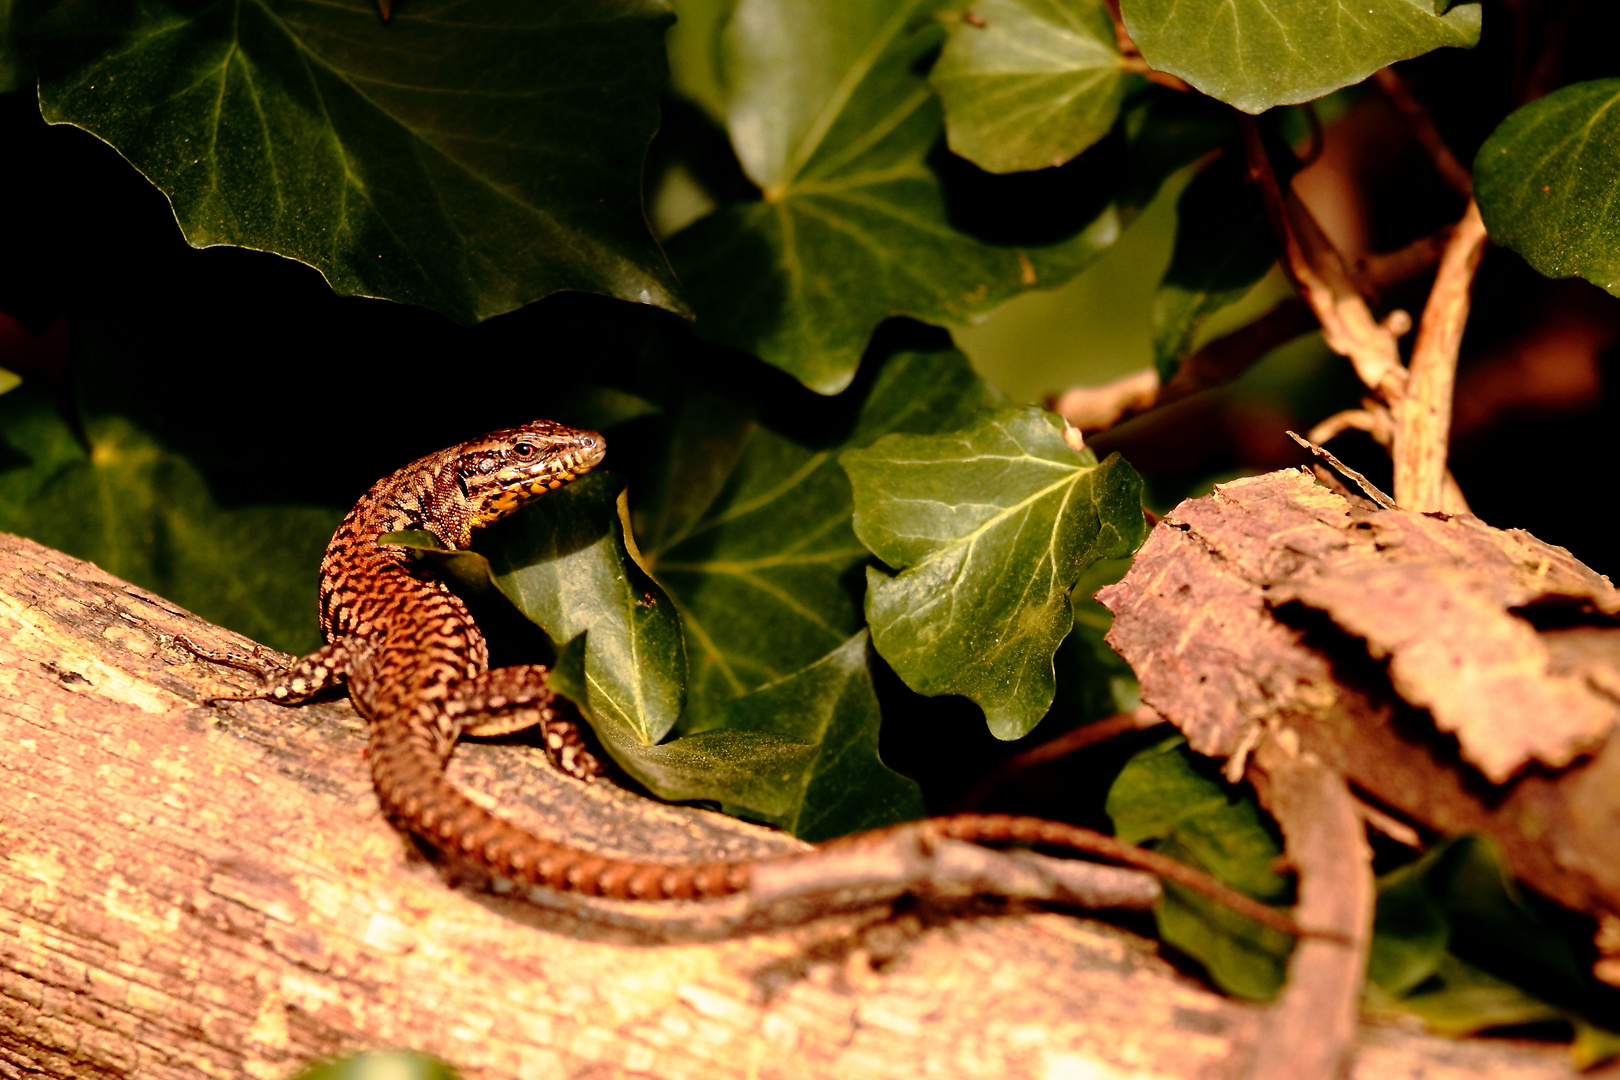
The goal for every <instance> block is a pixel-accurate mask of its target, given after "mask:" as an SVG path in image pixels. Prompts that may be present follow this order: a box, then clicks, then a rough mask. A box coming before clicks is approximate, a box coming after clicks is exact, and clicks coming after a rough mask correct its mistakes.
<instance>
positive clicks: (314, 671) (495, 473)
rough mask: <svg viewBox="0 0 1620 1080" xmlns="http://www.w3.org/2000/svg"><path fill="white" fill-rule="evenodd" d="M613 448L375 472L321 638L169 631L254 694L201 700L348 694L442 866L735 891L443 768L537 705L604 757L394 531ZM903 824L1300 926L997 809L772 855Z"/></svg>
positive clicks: (501, 504)
mask: <svg viewBox="0 0 1620 1080" xmlns="http://www.w3.org/2000/svg"><path fill="white" fill-rule="evenodd" d="M606 452H607V442H606V440H605V439H604V438H603V437H602V436H601V435H600V434H599V433H597V432H594V431H586V430H583V429H577V428H571V427H566V426H564V425H562V424H559V423H555V422H553V421H550V420H535V421H532V422H530V423H527V424H524V425H522V426H520V427H515V428H508V429H504V430H501V431H495V432H491V433H489V434H487V435H484V436H482V437H481V438H477V439H473V440H471V441H469V442H464V443H460V444H458V445H456V446H452V447H449V448H448V449H445V450H440V451H438V452H436V453H432V454H428V455H427V456H425V457H422V458H419V459H418V460H416V461H414V462H412V463H411V464H409V465H406V466H405V467H404V468H402V469H400V470H398V471H397V472H394V473H392V474H391V475H389V476H387V477H384V478H383V479H381V480H379V481H377V483H375V484H374V485H372V487H371V488H370V490H368V491H367V492H366V493H365V495H364V496H362V497H361V499H360V501H359V502H357V503H356V504H355V506H354V508H353V509H352V510H350V511H349V513H348V514H347V516H345V517H344V519H343V521H342V522H341V523H340V524H339V525H338V528H337V531H336V532H335V533H334V534H333V536H332V540H331V543H330V544H329V545H328V546H327V549H326V553H325V556H324V557H323V558H322V561H321V568H320V593H319V595H320V626H321V632H322V635H323V637H324V638H325V642H326V643H325V644H324V645H322V646H321V647H320V648H319V649H317V650H316V651H315V652H313V653H311V654H309V655H308V656H305V657H303V658H302V659H299V660H296V661H294V662H293V663H292V664H291V666H289V667H287V668H286V669H285V670H283V671H281V672H279V673H266V672H265V671H263V670H262V668H261V667H260V666H259V665H257V664H256V663H255V662H253V661H252V660H251V659H249V658H247V657H244V656H242V655H240V654H235V653H225V652H218V651H214V650H207V649H203V648H201V647H200V646H197V645H196V644H195V643H193V642H191V641H190V640H189V639H177V643H179V644H181V645H182V646H183V647H184V648H186V649H187V650H188V651H190V652H192V653H194V654H196V655H198V656H199V657H202V658H204V659H207V660H213V661H217V662H222V663H226V664H230V665H232V666H236V667H243V668H247V669H248V670H251V671H256V672H257V673H258V674H260V676H261V677H263V678H265V680H266V683H265V685H264V686H263V688H262V689H260V690H259V691H258V692H257V693H252V694H247V695H242V696H232V697H216V698H212V699H210V701H211V702H220V701H226V702H229V701H247V700H255V699H268V700H270V701H273V702H276V703H279V704H283V705H294V704H298V703H300V702H304V701H308V700H309V699H311V698H314V697H315V696H317V695H319V694H322V693H324V692H327V691H329V690H333V689H335V688H337V687H338V686H339V685H342V686H344V687H346V689H347V691H348V695H349V697H350V699H351V700H352V701H353V703H354V706H355V708H356V710H357V711H358V712H359V713H360V715H361V716H362V717H364V718H365V720H366V721H367V722H368V728H369V755H368V756H369V759H370V766H371V774H372V781H373V785H374V787H375V790H376V794H377V799H378V802H379V804H380V806H381V808H382V811H383V813H384V815H385V816H386V817H387V818H388V819H389V820H390V821H391V822H393V824H394V825H395V826H396V827H398V828H400V829H401V830H403V831H404V832H406V833H409V834H411V835H413V836H415V837H417V838H418V839H420V840H422V841H424V842H425V843H426V844H427V845H428V846H429V847H432V848H434V849H435V850H437V851H439V852H440V853H441V854H442V855H444V856H446V857H448V858H449V859H451V860H455V861H460V862H465V863H470V864H472V865H473V866H475V867H477V868H478V869H480V870H482V871H484V872H486V873H492V874H494V875H497V876H499V877H504V878H506V879H508V880H511V881H514V882H521V883H526V884H528V885H532V886H543V887H547V888H551V889H556V890H563V891H575V892H580V893H584V894H588V895H593V896H602V897H608V898H613V899H620V900H681V901H703V900H712V899H718V898H722V897H726V896H731V895H734V894H737V893H740V892H746V891H747V890H748V888H749V884H750V880H751V878H752V876H753V873H754V870H755V869H756V868H757V867H758V866H759V865H761V863H760V862H758V861H746V860H744V861H729V862H728V861H715V862H707V863H694V864H684V865H681V864H666V863H660V862H641V861H635V860H630V859H620V858H614V857H610V856H605V855H600V854H596V853H594V852H590V851H586V850H584V849H583V848H578V847H573V846H570V845H568V844H565V843H561V842H558V841H555V840H548V839H545V838H543V837H540V836H537V835H535V834H533V833H531V832H529V831H527V830H525V829H522V828H520V827H519V826H517V825H514V824H512V823H511V822H508V821H506V820H505V819H503V818H501V817H499V816H498V815H496V814H493V813H491V812H489V811H488V810H485V809H484V808H483V807H481V806H479V805H478V804H477V803H475V802H474V801H473V800H472V799H470V798H468V796H467V795H466V794H464V793H463V792H462V791H461V790H460V789H458V788H456V787H455V786H454V785H453V784H452V783H451V782H450V781H449V779H448V778H447V777H446V775H445V766H446V764H447V762H448V760H449V757H450V753H451V750H452V748H453V747H454V746H455V743H456V740H457V739H458V738H459V737H460V736H462V735H463V734H488V733H504V732H507V731H512V730H517V729H518V728H519V727H521V726H524V725H523V724H522V723H514V722H513V721H511V720H510V719H509V718H510V717H511V716H512V715H513V714H515V713H518V714H523V715H528V716H538V720H539V722H540V723H542V724H544V725H545V733H546V743H547V748H548V750H550V751H552V753H553V756H554V757H555V758H557V759H558V763H559V764H560V765H561V766H562V767H563V769H564V771H566V772H569V773H571V774H572V775H574V776H575V777H576V778H580V779H589V778H590V777H591V776H593V775H594V774H596V773H597V772H599V771H600V768H601V767H600V765H599V763H598V762H597V761H596V760H595V758H594V757H593V756H592V755H591V754H590V753H589V751H588V750H587V749H586V748H585V747H584V744H583V742H582V740H581V739H580V737H579V735H578V732H577V729H575V728H573V726H572V724H571V723H569V722H567V721H562V720H560V719H559V717H558V716H557V713H556V711H555V710H554V709H553V707H552V703H553V700H554V695H553V692H552V691H551V689H550V688H549V687H548V685H547V681H546V676H547V669H546V667H545V666H544V665H540V664H519V665H512V666H507V667H500V668H491V667H490V666H489V651H488V647H487V645H486V643H485V640H484V636H483V633H482V632H481V631H480V630H479V628H478V626H477V624H476V623H475V622H474V620H473V617H472V614H471V613H470V612H469V610H468V608H467V605H466V603H465V602H464V601H463V600H462V599H461V598H460V597H459V596H457V595H456V594H455V593H454V592H453V591H451V589H450V588H449V587H448V585H446V584H445V583H444V582H443V581H442V580H440V579H439V578H437V577H436V576H435V575H434V574H433V573H432V571H431V569H429V568H428V567H427V566H426V565H425V564H422V563H416V562H413V561H412V559H411V556H410V553H409V552H408V551H407V550H406V549H405V548H404V547H401V546H397V545H391V544H387V543H382V542H381V540H382V538H383V537H385V536H386V535H388V534H389V533H394V532H401V531H406V530H418V531H424V532H428V533H431V534H432V535H433V536H435V537H437V538H438V540H439V542H440V543H441V544H442V545H443V546H444V547H445V548H447V549H449V550H452V551H456V550H462V549H465V548H467V547H468V546H469V545H470V544H471V542H472V535H473V532H474V531H475V530H477V529H479V528H481V527H483V526H485V525H487V524H489V523H491V522H493V521H496V520H498V519H500V518H502V517H505V516H506V515H508V514H510V513H512V512H513V511H515V510H516V509H517V508H518V507H520V506H523V505H525V504H526V503H528V502H530V501H532V500H534V499H536V498H539V497H540V496H542V495H544V494H546V493H547V492H550V491H554V490H556V489H557V488H559V487H561V486H562V485H564V484H567V483H570V482H572V481H574V480H575V479H577V478H578V477H579V476H582V475H584V474H585V473H587V472H589V471H590V470H591V469H593V468H595V467H596V466H597V465H598V464H599V463H600V462H601V461H602V459H603V456H604V455H605V454H606ZM904 830H910V831H911V833H912V834H913V839H916V840H918V841H919V842H921V843H923V844H924V845H927V844H932V843H936V842H938V841H941V840H963V841H970V842H975V843H1007V842H1014V843H1039V844H1046V845H1050V846H1056V847H1064V848H1069V849H1071V850H1077V851H1083V852H1087V853H1089V854H1092V855H1100V856H1102V857H1103V858H1105V859H1108V860H1109V861H1113V862H1118V863H1124V864H1126V865H1131V866H1136V867H1138V868H1141V869H1146V870H1149V871H1150V872H1152V873H1155V874H1158V875H1159V876H1160V877H1164V878H1170V879H1173V880H1177V881H1180V882H1182V883H1183V884H1187V885H1190V886H1191V887H1193V888H1196V889H1200V890H1201V891H1204V892H1206V893H1210V894H1211V895H1215V896H1216V897H1217V898H1218V899H1221V900H1222V901H1223V902H1225V903H1228V904H1229V905H1231V906H1233V907H1235V908H1237V909H1238V910H1241V911H1243V912H1244V913H1245V914H1248V915H1250V916H1251V917H1253V918H1257V919H1259V920H1261V921H1263V922H1266V923H1267V924H1268V925H1273V926H1277V927H1278V928H1279V929H1284V930H1286V931H1289V932H1295V933H1297V932H1298V930H1297V928H1295V927H1294V926H1293V924H1292V922H1291V921H1290V920H1288V919H1287V918H1286V916H1284V915H1282V914H1281V913H1280V912H1278V911H1276V909H1273V908H1268V907H1265V906H1264V905H1261V904H1259V903H1258V902H1256V901H1253V900H1250V899H1249V898H1248V897H1245V896H1242V895H1241V894H1237V893H1235V892H1233V891H1232V890H1230V889H1229V888H1227V887H1225V886H1222V885H1220V884H1219V883H1216V882H1213V881H1212V879H1209V878H1207V877H1205V876H1204V875H1202V874H1200V873H1198V872H1197V871H1195V870H1193V869H1192V868H1191V867H1188V866H1185V865H1183V864H1181V863H1177V862H1175V861H1174V860H1171V859H1169V858H1167V857H1166V856H1163V855H1158V854H1156V853H1154V852H1151V851H1146V850H1144V849H1141V848H1136V847H1132V846H1130V845H1126V844H1124V843H1122V842H1120V841H1119V840H1116V839H1115V838H1113V837H1109V836H1105V835H1103V834H1100V833H1096V832H1093V831H1092V830H1089V829H1084V828H1080V827H1079V826H1074V825H1069V824H1066V823H1062V822H1056V821H1048V820H1045V819H1041V818H1032V817H1017V816H1012V815H1004V814H957V815H952V816H946V817H935V818H927V819H924V820H922V821H918V822H908V823H904V824H902V825H898V826H889V827H888V828H886V829H878V830H873V831H872V832H868V833H860V834H856V835H854V836H851V837H843V838H840V839H837V840H833V841H829V842H827V843H825V844H822V845H820V846H819V847H818V848H816V849H813V850H811V851H809V852H807V853H804V854H795V855H786V856H776V857H773V858H772V859H771V860H770V861H772V862H773V863H779V862H788V861H803V860H814V859H816V858H817V857H818V855H820V854H822V853H825V852H827V851H836V850H846V851H847V850H848V849H849V848H850V847H851V846H858V845H860V844H863V843H875V842H877V841H878V840H880V839H881V838H882V837H883V836H892V835H893V834H895V833H896V832H900V831H904Z"/></svg>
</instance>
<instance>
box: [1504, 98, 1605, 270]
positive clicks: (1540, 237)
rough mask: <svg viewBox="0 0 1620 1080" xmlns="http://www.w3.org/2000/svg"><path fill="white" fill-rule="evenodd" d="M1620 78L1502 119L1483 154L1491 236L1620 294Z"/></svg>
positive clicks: (1535, 261) (1534, 260) (1534, 261)
mask: <svg viewBox="0 0 1620 1080" xmlns="http://www.w3.org/2000/svg"><path fill="white" fill-rule="evenodd" d="M1617 103H1620V79H1598V80H1595V81H1593V82H1583V83H1576V84H1575V85H1574V86H1566V87H1564V88H1563V89H1562V90H1557V91H1554V92H1553V93H1551V94H1548V95H1547V96H1546V97H1544V98H1541V99H1539V100H1537V101H1532V102H1531V103H1530V104H1528V105H1526V106H1524V107H1523V108H1521V109H1519V110H1518V111H1517V112H1515V113H1514V114H1513V115H1512V116H1509V117H1508V118H1507V119H1506V120H1504V121H1502V124H1501V126H1500V127H1498V128H1497V129H1496V131H1495V132H1493V133H1492V134H1491V137H1490V138H1489V139H1487V140H1485V145H1484V146H1482V147H1480V148H1479V156H1478V157H1476V158H1475V159H1474V191H1475V194H1476V196H1477V197H1478V199H1479V211H1480V213H1481V214H1482V215H1483V216H1484V218H1485V228H1486V229H1487V231H1489V232H1490V234H1491V239H1492V240H1494V241H1496V242H1497V243H1498V244H1501V245H1503V246H1504V247H1510V248H1512V249H1513V250H1514V251H1517V252H1518V253H1519V254H1520V255H1523V256H1524V257H1525V260H1526V261H1527V262H1529V263H1530V265H1531V266H1533V267H1535V268H1536V269H1537V270H1539V271H1541V272H1542V273H1543V274H1545V275H1547V276H1548V277H1553V278H1561V277H1571V276H1579V277H1583V278H1585V279H1586V280H1587V281H1590V282H1592V283H1593V284H1594V285H1597V286H1599V287H1600V288H1604V289H1607V290H1608V291H1609V292H1611V293H1613V294H1614V295H1616V296H1620V109H1617V108H1615V105H1616V104H1617Z"/></svg>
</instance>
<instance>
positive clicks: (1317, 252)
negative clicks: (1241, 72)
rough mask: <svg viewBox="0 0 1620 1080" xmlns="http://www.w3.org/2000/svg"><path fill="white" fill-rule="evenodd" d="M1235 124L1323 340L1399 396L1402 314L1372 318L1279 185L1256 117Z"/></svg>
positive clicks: (1370, 381) (1323, 239) (1319, 235)
mask: <svg viewBox="0 0 1620 1080" xmlns="http://www.w3.org/2000/svg"><path fill="white" fill-rule="evenodd" d="M1238 126H1239V128H1240V129H1241V130H1242V132H1243V149H1244V153H1245V154H1246V155H1247V158H1248V163H1249V177H1250V179H1252V180H1253V181H1254V182H1255V183H1256V184H1258V185H1259V188H1260V198H1261V202H1262V203H1263V204H1264V206H1265V209H1266V219H1267V220H1268V221H1270V222H1271V227H1272V229H1273V230H1274V231H1275V232H1276V233H1277V237H1278V239H1279V240H1280V241H1281V242H1282V248H1283V269H1284V270H1286V271H1287V272H1288V276H1289V278H1290V280H1292V281H1293V283H1294V287H1295V288H1296V289H1297V290H1298V291H1299V294H1300V296H1301V297H1303V298H1304V300H1305V302H1306V303H1307V304H1309V305H1310V307H1311V310H1312V311H1313V312H1315V314H1316V318H1317V320H1318V321H1319V322H1321V324H1322V337H1323V340H1325V341H1326V342H1327V344H1328V347H1329V348H1331V349H1332V350H1333V351H1334V352H1336V353H1339V354H1340V355H1341V356H1344V357H1346V358H1348V359H1349V361H1350V363H1351V365H1352V366H1353V367H1354V368H1355V369H1356V374H1357V375H1358V376H1360V377H1361V381H1362V382H1363V383H1364V384H1365V385H1366V386H1367V387H1368V388H1369V389H1371V390H1373V391H1374V392H1376V393H1377V394H1378V395H1379V396H1381V397H1382V398H1383V399H1384V400H1385V401H1388V402H1391V403H1393V402H1395V401H1397V400H1399V399H1400V397H1401V395H1402V393H1403V392H1404V391H1405V384H1406V370H1405V369H1404V368H1403V367H1402V366H1401V360H1400V353H1399V351H1398V350H1397V349H1396V347H1395V339H1396V332H1397V328H1398V327H1399V326H1400V325H1401V322H1402V320H1403V319H1404V318H1405V314H1404V312H1397V313H1394V314H1392V315H1391V317H1390V319H1389V320H1387V321H1386V322H1384V323H1380V322H1379V321H1378V320H1377V319H1375V318H1373V314H1372V310H1371V309H1370V308H1368V306H1367V301H1366V298H1365V297H1363V296H1362V295H1361V292H1360V291H1359V290H1358V289H1357V288H1356V286H1355V283H1354V282H1353V281H1352V280H1351V278H1350V274H1349V272H1348V271H1347V270H1346V269H1345V265H1344V260H1343V258H1342V257H1341V256H1340V255H1339V253H1338V251H1337V250H1336V249H1335V248H1334V247H1333V244H1332V242H1331V241H1329V240H1328V238H1327V236H1326V234H1324V233H1323V232H1322V229H1321V226H1320V225H1318V224H1317V223H1316V219H1315V218H1314V217H1312V216H1311V212H1310V210H1308V209H1307V208H1306V207H1305V204H1304V203H1302V202H1300V201H1299V199H1298V198H1296V197H1295V196H1294V195H1293V193H1292V192H1288V193H1286V194H1285V193H1284V192H1283V190H1282V188H1281V186H1280V185H1279V184H1278V182H1277V174H1276V173H1275V172H1273V171H1272V168H1271V161H1270V159H1269V158H1267V157H1266V149H1265V145H1264V143H1263V142H1262V141H1261V138H1260V127H1259V125H1258V124H1257V123H1255V119H1254V117H1252V116H1248V115H1246V114H1243V113H1239V114H1238ZM1397 316H1399V318H1397Z"/></svg>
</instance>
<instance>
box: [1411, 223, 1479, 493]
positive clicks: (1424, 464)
mask: <svg viewBox="0 0 1620 1080" xmlns="http://www.w3.org/2000/svg"><path fill="white" fill-rule="evenodd" d="M1485 239H1486V237H1485V224H1484V222H1483V221H1481V220H1480V216H1479V204H1477V203H1475V202H1474V201H1473V200H1472V199H1470V200H1469V202H1468V209H1467V210H1466V211H1465V212H1464V213H1463V216H1462V220H1461V221H1459V222H1458V223H1457V228H1456V230H1455V231H1454V232H1453V233H1452V235H1451V241H1450V243H1448V244H1447V245H1446V250H1445V254H1444V255H1442V256H1441V258H1440V270H1439V272H1438V273H1437V274H1436V275H1435V279H1434V288H1433V289H1431V290H1430V291H1429V301H1428V304H1427V305H1426V306H1425V307H1424V309H1423V322H1422V325H1421V326H1420V327H1419V329H1418V336H1417V341H1416V343H1415V344H1414V346H1413V349H1412V366H1411V370H1410V373H1409V375H1408V377H1407V384H1406V391H1407V392H1406V396H1405V398H1404V399H1403V400H1401V401H1400V402H1399V403H1398V404H1397V405H1396V406H1395V418H1396V428H1395V450H1394V457H1395V500H1396V501H1397V502H1399V503H1400V504H1401V505H1402V506H1404V507H1406V508H1407V509H1409V510H1417V511H1421V512H1424V513H1428V512H1432V511H1437V510H1438V511H1451V512H1455V510H1456V508H1454V507H1449V506H1447V500H1446V498H1445V497H1444V496H1445V491H1446V446H1447V444H1448V442H1449V441H1450V437H1451V398H1452V388H1453V386H1454V384H1455V383H1456V378H1457V352H1458V349H1459V347H1460V346H1461V344H1462V335H1463V328H1464V326H1465V325H1466V324H1467V322H1468V308H1469V291H1470V290H1471V289H1472V287H1473V284H1474V272H1475V270H1477V269H1478V267H1479V260H1480V257H1481V256H1482V255H1483V254H1484V252H1485Z"/></svg>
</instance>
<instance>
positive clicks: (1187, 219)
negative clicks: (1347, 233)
mask: <svg viewBox="0 0 1620 1080" xmlns="http://www.w3.org/2000/svg"><path fill="white" fill-rule="evenodd" d="M1177 215H1178V223H1177V226H1176V247H1175V253H1174V254H1173V255H1172V256H1171V258H1170V266H1169V268H1168V269H1166V270H1165V272H1164V279H1163V280H1162V281H1161V282H1160V283H1159V291H1158V294H1157V295H1156V296H1155V297H1154V299H1153V354H1154V356H1153V359H1154V363H1155V365H1156V366H1157V367H1158V369H1159V377H1160V378H1161V379H1164V380H1168V379H1169V378H1170V377H1171V376H1172V375H1174V374H1175V372H1176V367H1177V365H1178V364H1179V363H1180V361H1181V358H1182V357H1183V356H1185V355H1187V353H1189V352H1191V351H1192V347H1193V341H1194V339H1195V337H1196V336H1197V334H1198V330H1199V327H1201V326H1202V325H1203V323H1204V320H1205V319H1207V318H1208V317H1209V316H1210V315H1213V314H1214V313H1215V312H1217V311H1219V310H1220V309H1221V308H1223V307H1225V306H1226V305H1228V304H1230V303H1232V302H1233V301H1235V300H1238V299H1239V298H1241V297H1242V296H1243V295H1244V294H1245V293H1247V292H1248V291H1249V289H1250V288H1252V287H1253V286H1254V283H1255V282H1257V281H1259V280H1260V279H1261V278H1262V277H1264V276H1265V274H1266V271H1267V270H1269V269H1271V264H1272V263H1273V262H1275V261H1276V258H1277V244H1276V241H1275V240H1274V239H1273V238H1272V232H1271V227H1270V226H1269V225H1268V224H1267V223H1266V217H1265V210H1264V208H1263V207H1262V206H1261V205H1260V199H1259V196H1258V195H1257V194H1256V192H1255V190H1254V186H1253V185H1252V184H1250V183H1249V182H1248V181H1247V179H1246V178H1245V176H1244V170H1243V168H1242V165H1241V163H1240V162H1238V161H1237V160H1236V159H1234V158H1232V157H1231V156H1230V155H1228V157H1227V158H1224V159H1222V160H1221V161H1218V162H1216V163H1215V164H1214V165H1212V166H1211V167H1209V168H1208V169H1205V170H1204V171H1203V172H1202V173H1200V174H1199V175H1198V176H1197V177H1195V178H1194V179H1193V182H1192V183H1190V184H1188V185H1187V189H1186V190H1185V191H1183V192H1182V193H1181V201H1180V202H1179V204H1178V205H1177Z"/></svg>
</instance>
